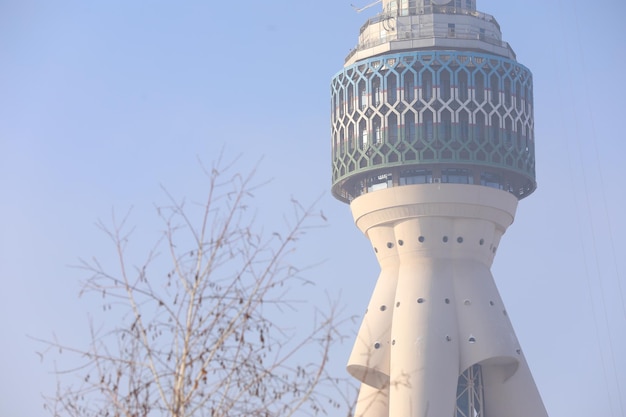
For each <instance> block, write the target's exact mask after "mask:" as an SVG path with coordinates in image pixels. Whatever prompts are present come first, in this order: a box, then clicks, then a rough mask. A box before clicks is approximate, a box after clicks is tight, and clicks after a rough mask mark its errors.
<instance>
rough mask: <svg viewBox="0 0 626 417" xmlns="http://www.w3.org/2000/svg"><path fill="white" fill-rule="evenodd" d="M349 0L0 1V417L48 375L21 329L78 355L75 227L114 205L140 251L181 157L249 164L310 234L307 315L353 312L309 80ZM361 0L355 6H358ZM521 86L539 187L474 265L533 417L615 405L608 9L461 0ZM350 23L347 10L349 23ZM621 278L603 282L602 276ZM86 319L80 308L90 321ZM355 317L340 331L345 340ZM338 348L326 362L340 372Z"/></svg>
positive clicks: (81, 334)
mask: <svg viewBox="0 0 626 417" xmlns="http://www.w3.org/2000/svg"><path fill="white" fill-rule="evenodd" d="M350 1H354V0H345V1H343V0H320V1H317V2H304V1H287V0H271V1H266V2H260V1H242V2H235V1H206V0H205V1H192V0H189V1H178V2H174V1H162V0H155V1H150V2H148V1H134V2H133V1H114V0H111V1H97V0H83V1H78V0H76V1H69V0H59V1H55V2H51V1H43V0H0V191H1V192H2V195H1V197H0V277H1V279H2V290H1V291H0V331H1V332H2V340H3V344H2V348H1V350H0V351H1V352H2V355H1V359H0V364H1V366H0V415H2V416H7V417H8V416H11V417H19V416H23V417H34V416H39V415H44V412H43V410H42V408H41V404H42V401H41V399H40V395H41V393H42V392H48V393H52V391H53V390H54V379H53V378H52V377H51V376H50V375H49V371H50V370H51V366H50V363H43V364H42V363H40V361H39V358H38V356H37V355H36V354H35V351H36V350H38V349H39V348H40V347H39V346H38V345H37V344H36V343H34V342H33V341H32V340H30V339H28V338H27V335H34V336H41V337H46V336H49V335H51V334H52V333H53V332H54V333H56V334H57V335H58V336H59V337H60V338H61V339H63V340H65V341H68V342H69V343H76V344H80V343H83V341H84V340H85V336H86V330H87V316H86V313H85V312H86V311H88V310H89V309H90V306H88V305H86V304H85V303H84V302H82V301H81V300H79V299H77V293H78V290H79V280H80V279H81V278H85V276H84V275H83V274H82V273H81V272H80V271H77V270H75V269H71V268H68V265H70V264H74V263H76V260H77V259H78V258H79V257H90V256H92V255H103V257H104V258H105V259H106V255H105V254H106V253H107V251H108V250H109V249H110V247H109V246H108V245H107V242H106V240H105V239H104V237H103V236H102V235H101V234H100V233H99V232H98V231H97V229H96V228H95V227H94V226H93V224H94V222H95V221H96V220H97V219H98V218H102V219H105V220H106V219H109V218H110V213H111V209H112V208H115V209H116V210H118V211H120V212H123V211H125V210H126V209H127V208H129V207H130V206H133V207H134V212H133V213H134V217H133V220H134V221H135V223H137V225H138V227H139V231H140V233H138V235H137V236H138V237H137V239H138V242H137V244H139V245H141V242H142V236H144V235H145V236H147V237H153V236H154V234H151V232H153V231H154V230H155V229H156V227H157V226H156V225H155V223H154V222H153V221H152V219H153V217H154V216H152V215H153V205H154V204H155V203H157V204H158V203H159V202H163V201H164V200H165V197H164V195H163V193H162V191H161V189H160V185H161V184H163V185H164V186H166V187H167V188H168V189H169V190H171V191H172V192H173V193H174V194H175V195H178V196H181V197H182V196H189V197H196V196H201V195H202V189H201V187H202V186H203V181H202V178H201V174H200V170H199V168H198V165H197V164H196V158H197V157H200V158H201V159H202V160H204V161H205V162H207V163H210V162H211V161H212V160H213V159H214V158H215V157H216V156H217V154H218V153H219V151H220V150H221V149H222V148H223V147H225V148H226V150H227V153H228V154H230V155H236V154H237V153H239V152H243V153H244V158H243V160H242V166H241V168H242V170H246V167H247V166H248V164H253V163H254V162H255V161H256V160H258V159H259V158H260V157H261V156H263V157H264V160H263V162H262V165H261V169H260V171H259V178H260V179H265V178H273V179H274V180H273V182H272V183H271V184H270V185H268V186H267V187H266V188H265V189H264V193H263V194H262V195H259V197H258V199H257V202H258V209H259V215H260V217H263V216H268V217H267V218H268V219H270V220H268V226H267V227H268V228H271V227H273V223H272V222H273V221H276V220H277V219H279V216H278V215H277V213H281V212H283V211H287V210H288V209H289V199H290V197H291V196H294V197H296V198H297V199H299V200H301V201H303V202H311V201H313V200H314V199H315V198H316V197H318V196H319V195H323V198H322V200H321V202H320V203H319V206H320V209H322V210H323V211H324V212H325V214H326V216H327V217H328V218H329V223H330V227H328V228H326V229H323V230H319V231H314V232H312V233H311V235H310V236H309V238H308V240H306V241H305V242H303V244H302V247H301V248H300V252H299V255H298V256H301V257H302V259H303V261H307V260H310V262H311V263H314V262H315V261H318V260H326V262H325V263H324V264H323V265H322V266H320V267H317V268H316V269H314V270H313V271H311V272H310V274H309V278H311V279H314V280H316V281H317V283H318V284H317V287H316V289H315V291H313V293H314V294H317V295H316V296H314V297H312V300H311V302H312V303H313V304H316V303H318V304H319V305H325V303H326V299H325V297H324V295H323V294H324V291H326V290H327V291H329V292H331V293H341V294H342V301H343V303H344V304H345V306H346V312H347V313H348V314H360V313H361V312H362V311H363V310H364V309H365V306H366V305H367V302H368V299H369V296H370V293H371V290H372V288H373V286H374V280H375V278H376V277H377V275H378V267H377V265H376V263H375V260H374V256H373V253H372V251H371V249H370V247H369V244H368V243H367V241H366V240H365V238H363V237H362V236H361V235H360V234H359V232H358V231H357V230H356V228H355V227H354V226H353V225H352V223H351V216H350V212H349V208H348V206H346V205H344V204H342V203H339V202H338V201H335V200H334V199H333V198H332V197H331V196H330V193H329V191H328V190H329V186H330V160H329V157H330V128H329V106H330V100H329V81H330V79H331V77H332V76H333V75H334V73H335V72H337V71H339V70H340V69H341V66H342V63H343V59H344V56H345V55H346V54H347V53H348V52H349V50H350V48H352V47H353V46H354V45H355V44H356V38H357V34H358V30H359V27H360V25H361V24H362V22H363V21H364V20H365V19H366V18H367V17H368V16H370V15H371V14H373V13H375V12H377V8H372V9H369V10H368V11H367V12H364V13H362V14H356V13H355V12H354V10H353V9H352V8H351V7H350ZM358 4H359V5H363V4H366V3H365V2H361V3H358ZM478 9H479V10H480V11H483V12H486V13H489V14H492V15H494V16H495V17H496V18H497V19H498V21H499V23H500V25H501V27H502V31H503V36H504V39H505V40H506V41H508V42H510V43H511V45H512V46H513V49H514V50H515V51H516V53H517V56H518V59H519V61H520V62H521V63H522V64H524V65H526V66H527V67H529V68H530V69H531V70H532V71H533V74H534V82H535V125H536V129H535V136H536V144H537V147H536V152H537V177H538V183H539V188H538V190H537V191H536V192H535V193H534V194H533V195H531V196H530V197H529V198H527V199H525V200H523V201H522V202H521V204H520V206H519V209H518V213H517V218H516V220H515V223H514V224H513V226H511V228H510V229H509V231H508V232H507V234H506V235H505V236H504V238H503V241H502V244H501V245H500V248H499V252H498V256H497V257H496V261H495V264H494V267H493V273H494V276H495V278H496V281H497V284H498V287H499V289H500V292H501V295H502V297H503V299H504V302H505V304H506V305H507V309H508V311H509V315H510V317H511V319H512V321H513V325H514V328H515V330H516V332H517V335H518V338H519V339H520V342H521V344H522V347H523V349H524V351H525V354H526V357H527V359H528V362H529V364H530V367H531V370H532V372H533V375H534V377H535V380H536V382H537V385H538V387H539V389H540V391H541V394H542V396H543V399H544V402H545V404H546V407H547V409H548V412H549V414H550V415H551V416H552V417H558V416H567V417H572V416H590V415H593V416H606V417H620V416H621V415H622V412H624V411H625V410H626V372H625V371H626V356H624V354H623V352H626V310H625V307H624V298H625V297H626V257H625V256H624V254H625V253H626V241H625V240H624V236H625V235H626V219H625V216H624V205H625V204H626V191H625V188H624V165H625V161H626V159H625V156H626V133H625V130H624V117H625V116H624V114H625V112H624V110H626V106H625V105H624V98H625V97H626V81H625V77H624V68H626V48H625V47H624V44H623V42H624V40H626V25H624V23H623V18H624V16H626V3H624V2H622V1H620V0H597V1H594V2H586V1H582V0H569V1H568V0H560V1H539V0H524V1H520V0H515V1H513V0H508V1H502V0H478ZM368 13H369V14H368ZM619 280H621V284H620V281H619ZM95 313H96V314H97V309H95ZM357 326H358V323H355V325H354V329H352V331H356V329H357ZM350 348H351V341H350V342H349V343H347V344H346V345H345V346H340V347H338V348H337V349H336V351H335V352H333V354H334V363H333V366H337V367H339V368H342V367H343V366H344V363H345V361H346V360H347V356H348V353H349V350H350Z"/></svg>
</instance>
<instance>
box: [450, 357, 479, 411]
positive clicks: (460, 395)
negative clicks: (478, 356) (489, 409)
mask: <svg viewBox="0 0 626 417" xmlns="http://www.w3.org/2000/svg"><path fill="white" fill-rule="evenodd" d="M483 409H484V406H483V377H482V368H481V367H480V365H472V366H470V367H469V368H467V369H466V370H465V371H464V372H463V373H462V374H461V375H460V376H459V382H458V384H457V390H456V412H455V417H485V415H484V414H483Z"/></svg>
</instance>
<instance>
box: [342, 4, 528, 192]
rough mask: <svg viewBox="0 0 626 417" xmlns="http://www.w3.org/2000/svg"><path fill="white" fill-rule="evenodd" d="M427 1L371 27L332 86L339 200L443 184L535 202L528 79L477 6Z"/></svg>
mask: <svg viewBox="0 0 626 417" xmlns="http://www.w3.org/2000/svg"><path fill="white" fill-rule="evenodd" d="M424 1H426V0H424ZM424 1H423V2H422V4H421V5H417V6H415V7H412V8H411V7H408V8H406V9H394V10H385V11H384V12H383V13H381V14H379V15H377V16H375V17H373V18H371V19H369V20H368V21H367V22H366V23H365V24H364V25H363V26H362V27H361V30H360V34H359V43H358V45H357V47H356V48H355V49H354V50H353V51H352V52H351V53H350V54H349V55H348V57H347V58H346V63H345V65H344V69H343V70H342V71H340V72H339V73H337V74H336V75H335V76H334V78H333V79H332V82H331V95H332V101H331V105H332V110H331V113H332V114H331V131H332V181H333V185H332V192H333V195H334V196H335V197H336V198H338V199H339V200H342V201H344V202H350V201H352V200H353V199H354V198H356V197H358V196H359V195H362V194H365V193H368V192H372V191H375V190H377V189H381V188H388V187H396V186H402V185H409V184H420V183H439V182H441V183H460V184H474V185H483V186H488V187H493V188H498V189H501V190H504V191H507V192H510V193H511V194H513V195H515V196H516V198H518V199H522V198H524V197H526V196H528V195H529V194H531V193H532V192H533V191H534V190H535V188H536V181H535V146H534V119H533V89H532V85H533V84H532V74H531V72H530V70H528V68H526V67H524V66H523V65H521V64H519V63H518V62H517V61H516V60H515V54H514V52H513V50H512V49H511V48H510V46H509V45H508V44H507V43H506V42H503V41H502V40H501V34H500V26H499V25H498V23H497V22H496V20H495V19H494V18H493V17H492V16H490V15H488V14H485V13H481V12H478V11H476V10H475V6H474V4H475V3H472V2H471V1H469V2H468V3H467V4H468V7H466V8H462V7H456V6H449V5H448V6H436V5H432V4H428V5H424ZM386 3H387V4H388V5H389V4H398V3H399V2H397V3H392V2H390V0H387V1H386Z"/></svg>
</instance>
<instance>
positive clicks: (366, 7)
mask: <svg viewBox="0 0 626 417" xmlns="http://www.w3.org/2000/svg"><path fill="white" fill-rule="evenodd" d="M381 1H382V0H376V1H375V2H372V3H370V4H368V5H366V6H363V7H361V8H359V7H357V6H355V5H354V4H350V6H352V8H353V9H354V10H355V11H356V12H357V13H361V12H362V11H363V10H367V9H369V8H370V7H373V6H376V5H377V4H378V3H380V2H381Z"/></svg>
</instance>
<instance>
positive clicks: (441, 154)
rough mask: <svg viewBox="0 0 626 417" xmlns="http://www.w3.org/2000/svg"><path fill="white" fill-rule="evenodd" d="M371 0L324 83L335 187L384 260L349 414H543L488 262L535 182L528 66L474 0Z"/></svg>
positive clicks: (354, 369)
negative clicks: (371, 12)
mask: <svg viewBox="0 0 626 417" xmlns="http://www.w3.org/2000/svg"><path fill="white" fill-rule="evenodd" d="M378 3H382V8H383V10H382V12H381V13H379V14H378V15H376V16H375V17H372V18H370V19H369V20H367V22H365V24H364V25H363V26H362V27H361V30H360V34H359V41H358V45H357V46H356V47H355V48H354V49H353V50H352V51H351V52H350V54H349V55H348V56H347V57H346V60H345V65H344V68H343V70H342V71H340V72H339V73H338V74H336V75H335V77H334V78H333V79H332V83H331V94H332V110H331V113H332V114H331V122H332V181H333V184H332V192H333V195H334V196H335V197H336V198H338V199H339V200H341V201H343V202H346V203H349V204H350V208H351V210H352V214H353V217H354V220H355V223H356V225H357V227H358V228H359V229H360V230H361V231H362V232H363V233H364V234H365V235H366V237H367V238H368V239H369V240H370V242H371V244H372V246H373V249H374V252H375V256H376V257H377V260H378V262H379V264H380V275H379V277H378V280H377V283H376V286H375V288H374V292H373V294H372V297H371V300H370V302H369V305H368V308H367V311H366V314H365V316H364V317H363V321H362V324H361V327H360V329H359V333H358V336H357V340H356V341H355V344H354V348H353V350H352V353H351V355H350V358H349V361H348V371H349V373H350V374H351V375H352V376H354V377H355V378H357V379H358V380H359V381H361V389H360V393H359V399H358V402H357V409H356V416H358V417H381V416H390V417H399V416H402V417H418V416H419V417H447V416H454V417H505V416H506V417H522V416H523V417H529V416H532V417H544V416H547V413H546V411H545V408H544V406H543V403H542V401H541V398H540V396H539V393H538V391H537V388H536V386H535V383H534V381H533V378H532V376H531V374H530V371H529V368H528V365H527V363H526V360H525V358H524V355H523V353H522V350H521V347H520V345H519V343H518V341H517V338H516V336H515V333H514V331H513V327H512V326H511V323H510V321H509V318H508V316H507V313H506V309H505V307H504V305H503V303H502V300H501V298H500V296H499V294H498V290H497V288H496V286H495V283H494V280H493V277H492V275H491V272H490V268H491V264H492V263H493V259H494V256H495V253H496V250H497V248H498V245H499V243H500V239H501V237H502V235H503V234H504V232H505V231H506V229H507V227H508V226H509V225H510V224H511V223H512V222H513V219H514V214H515V210H516V208H517V203H518V201H519V200H521V199H522V198H524V197H526V196H528V195H530V194H531V193H532V192H533V191H534V190H535V188H536V182H535V156H534V136H533V107H532V102H533V97H532V75H531V73H530V71H529V70H528V69H527V68H526V67H524V66H523V65H520V64H519V63H518V62H517V61H516V56H515V53H514V52H513V50H512V48H511V47H510V46H509V45H508V44H507V43H506V42H503V41H502V37H501V32H500V27H499V25H498V23H497V21H496V20H495V18H494V17H493V16H490V15H488V14H485V13H482V12H479V11H477V10H476V0H382V1H379V2H378Z"/></svg>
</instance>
